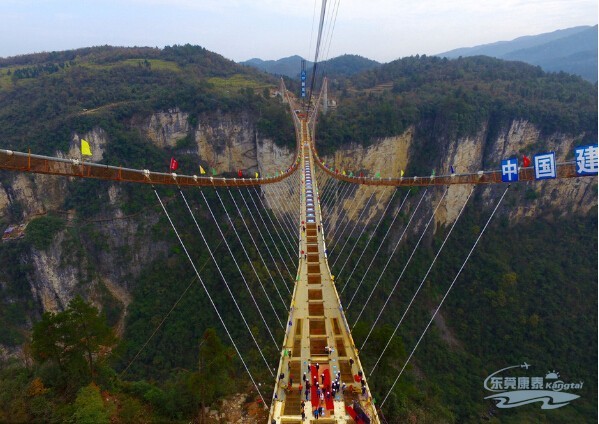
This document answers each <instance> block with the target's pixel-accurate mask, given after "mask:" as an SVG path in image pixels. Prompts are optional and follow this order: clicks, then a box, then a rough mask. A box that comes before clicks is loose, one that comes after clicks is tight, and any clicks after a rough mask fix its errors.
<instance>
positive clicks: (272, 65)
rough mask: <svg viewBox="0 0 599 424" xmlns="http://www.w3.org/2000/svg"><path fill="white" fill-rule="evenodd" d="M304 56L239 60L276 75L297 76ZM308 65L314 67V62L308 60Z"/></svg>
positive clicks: (242, 63)
mask: <svg viewBox="0 0 599 424" xmlns="http://www.w3.org/2000/svg"><path fill="white" fill-rule="evenodd" d="M302 59H303V58H302V57H301V56H298V55H294V56H289V57H284V58H282V59H278V60H262V59H258V58H254V59H250V60H246V61H245V62H239V63H240V64H241V65H246V66H251V67H253V68H257V69H260V70H261V71H265V72H268V73H269V74H274V75H285V76H287V77H290V78H295V77H296V76H298V75H299V73H300V70H301V66H302V65H301V64H302ZM306 67H312V62H310V61H307V62H306Z"/></svg>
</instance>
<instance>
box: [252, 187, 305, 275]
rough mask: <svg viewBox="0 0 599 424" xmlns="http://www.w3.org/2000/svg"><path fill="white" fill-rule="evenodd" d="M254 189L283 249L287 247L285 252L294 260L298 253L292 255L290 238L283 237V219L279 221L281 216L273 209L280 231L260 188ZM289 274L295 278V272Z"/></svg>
mask: <svg viewBox="0 0 599 424" xmlns="http://www.w3.org/2000/svg"><path fill="white" fill-rule="evenodd" d="M254 191H255V192H256V194H257V197H258V201H259V202H260V204H261V205H262V208H263V209H264V211H265V212H266V216H267V217H268V219H269V221H270V223H271V224H272V227H273V228H274V229H275V232H276V234H277V236H278V237H279V239H280V240H281V242H282V243H283V249H285V252H287V256H288V257H289V259H290V260H291V261H294V260H295V258H296V255H292V254H291V253H289V249H287V245H288V244H289V243H290V241H289V239H288V238H287V237H285V238H286V239H287V241H285V240H283V237H281V233H283V235H284V236H285V235H286V234H285V230H284V229H283V225H282V224H281V221H279V217H278V216H277V214H276V213H275V211H274V210H273V212H272V214H273V216H274V217H275V221H277V223H278V224H279V228H280V230H281V231H280V232H279V231H278V230H277V227H276V226H275V224H274V221H273V220H272V218H271V217H270V214H269V213H268V210H267V209H266V205H265V204H264V202H263V201H262V198H261V197H260V193H258V189H257V188H256V187H254ZM271 210H272V208H271ZM285 267H287V265H285ZM289 275H291V276H293V278H295V274H291V272H289Z"/></svg>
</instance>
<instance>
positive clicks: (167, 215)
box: [153, 187, 270, 405]
mask: <svg viewBox="0 0 599 424" xmlns="http://www.w3.org/2000/svg"><path fill="white" fill-rule="evenodd" d="M153 188H154V187H153ZM154 193H155V194H156V197H157V198H158V201H159V202H160V206H162V210H163V211H164V213H165V214H166V217H167V218H168V220H169V222H170V223H171V226H172V227H173V231H174V232H175V235H176V236H177V239H179V243H180V244H181V247H182V248H183V251H184V252H185V254H186V255H187V259H188V260H189V263H190V264H191V266H192V268H193V270H194V271H195V273H196V276H197V277H198V281H199V282H200V284H201V285H202V287H203V288H204V291H205V292H206V295H208V299H210V303H211V304H212V307H213V308H214V311H215V312H216V315H218V319H219V320H220V322H221V324H222V325H223V327H224V329H225V331H226V332H227V336H229V340H231V344H232V345H233V347H234V348H235V351H236V352H237V355H238V356H239V359H241V363H242V364H243V367H244V368H245V371H246V372H247V373H248V375H249V376H250V380H252V383H253V384H254V388H255V389H256V391H257V392H258V395H259V396H260V399H262V402H263V403H264V405H266V401H265V400H264V397H263V396H262V393H260V389H259V388H258V385H257V384H256V381H255V380H254V377H252V373H251V372H250V369H249V368H248V366H247V364H246V363H245V361H244V360H243V356H241V352H240V351H239V349H238V348H237V345H236V344H235V341H234V340H233V337H232V336H231V333H229V329H228V328H227V325H226V324H225V321H224V320H223V318H222V316H221V315H220V312H218V308H217V307H216V304H215V303H214V301H213V300H212V296H210V293H209V292H208V289H207V288H206V285H205V284H204V281H203V280H202V277H200V273H199V272H198V269H197V268H196V266H195V264H194V263H193V261H192V260H191V256H190V255H189V252H188V251H187V248H186V247H185V244H184V243H183V240H181V236H179V232H178V231H177V229H176V228H175V224H173V221H172V220H171V217H170V215H169V214H168V212H167V211H166V208H165V207H164V204H163V203H162V199H160V196H159V195H158V192H157V191H156V189H155V188H154ZM267 368H269V370H270V367H267Z"/></svg>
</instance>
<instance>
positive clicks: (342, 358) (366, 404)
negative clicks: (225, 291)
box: [269, 120, 380, 424]
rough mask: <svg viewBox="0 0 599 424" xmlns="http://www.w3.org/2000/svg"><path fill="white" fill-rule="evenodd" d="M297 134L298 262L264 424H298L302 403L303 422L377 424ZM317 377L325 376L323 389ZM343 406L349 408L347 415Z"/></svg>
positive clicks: (304, 134)
mask: <svg viewBox="0 0 599 424" xmlns="http://www.w3.org/2000/svg"><path fill="white" fill-rule="evenodd" d="M300 128H301V130H300V132H301V134H300V136H301V140H302V143H301V145H302V150H301V155H300V171H301V173H302V179H301V182H302V195H301V199H300V202H301V222H300V223H298V224H299V225H300V234H301V241H300V252H299V253H300V255H299V261H300V262H299V271H298V278H297V280H296V284H295V288H294V291H293V298H292V301H291V308H290V313H289V319H288V324H287V331H286V334H285V341H284V343H283V349H282V351H281V359H280V362H279V369H278V372H277V376H278V377H277V383H276V386H275V389H274V393H273V401H272V406H271V409H270V415H269V424H273V423H301V422H302V415H301V412H302V407H301V402H302V401H304V402H305V406H304V408H303V410H304V414H305V420H304V421H303V422H319V423H321V424H326V423H354V422H356V423H367V422H371V423H379V422H380V421H379V418H378V415H377V412H376V410H375V408H374V407H373V405H372V397H371V394H370V389H369V387H368V384H367V383H366V380H364V383H362V382H361V381H360V376H359V374H362V366H361V364H360V359H359V358H358V354H357V349H356V347H355V345H354V342H353V339H352V337H351V333H350V330H349V327H348V324H347V321H346V319H345V315H344V314H343V311H342V309H341V304H340V300H339V295H338V294H337V290H336V288H335V285H334V282H333V279H332V276H331V271H330V269H329V264H328V261H327V258H326V255H325V252H326V245H325V238H324V234H323V231H322V225H321V211H320V204H319V195H318V193H319V192H318V187H317V183H316V178H315V175H314V167H313V165H314V163H313V157H312V153H311V149H310V142H311V140H310V138H309V132H308V130H307V124H306V121H305V120H303V121H301V127H300ZM316 364H318V371H317V372H316V370H315V368H316ZM304 373H305V378H306V380H307V381H309V382H310V384H311V385H312V386H313V387H314V388H313V389H311V390H310V391H309V393H308V399H309V400H308V401H306V390H305V389H306V382H305V381H304ZM311 374H313V375H311ZM323 374H326V381H324V384H323V377H322V375H323ZM314 376H316V379H315V378H314ZM329 376H330V378H329ZM336 379H338V380H337V381H338V382H339V384H338V387H339V389H338V390H337V393H336V394H335V397H334V398H333V396H332V392H333V388H334V386H335V385H333V384H332V383H334V382H335V380H336ZM316 381H318V385H319V388H320V389H321V390H323V396H324V397H325V399H324V401H321V400H320V397H319V396H317V394H316V388H315V386H316ZM343 385H345V386H343ZM300 386H301V388H300ZM343 387H344V389H343ZM327 392H328V396H327ZM319 406H322V408H323V414H322V415H320V416H319V418H318V419H316V418H315V416H314V410H315V409H317V408H318V407H319ZM327 406H328V407H327ZM346 406H350V407H352V408H350V412H348V411H347V409H346ZM353 408H355V411H356V413H357V418H355V420H354V419H353V418H352V417H351V416H350V413H351V411H352V410H353ZM360 416H361V417H362V418H360Z"/></svg>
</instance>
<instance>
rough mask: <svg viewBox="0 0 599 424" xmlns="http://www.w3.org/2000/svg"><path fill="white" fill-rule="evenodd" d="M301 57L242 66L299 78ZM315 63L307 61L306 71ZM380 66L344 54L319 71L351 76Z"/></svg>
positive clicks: (370, 61) (253, 60)
mask: <svg viewBox="0 0 599 424" xmlns="http://www.w3.org/2000/svg"><path fill="white" fill-rule="evenodd" d="M301 62H302V57H301V56H297V55H295V56H290V57H284V58H282V59H279V60H262V59H257V58H255V59H250V60H246V61H245V62H240V64H241V65H246V66H251V67H253V68H257V69H260V70H262V71H265V72H268V73H269V74H275V75H285V76H288V77H290V78H296V77H297V76H299V73H300V69H301ZM312 66H313V62H310V61H309V60H308V61H306V70H307V71H308V73H310V72H311V71H312ZM378 66H380V63H379V62H376V61H374V60H370V59H367V58H365V57H362V56H358V55H355V54H344V55H343V56H338V57H335V58H333V59H329V60H327V61H324V62H321V63H319V64H318V67H317V68H318V70H319V71H322V70H324V71H326V74H327V75H329V76H350V75H354V74H357V73H359V72H362V71H366V70H369V69H373V68H376V67H378Z"/></svg>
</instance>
